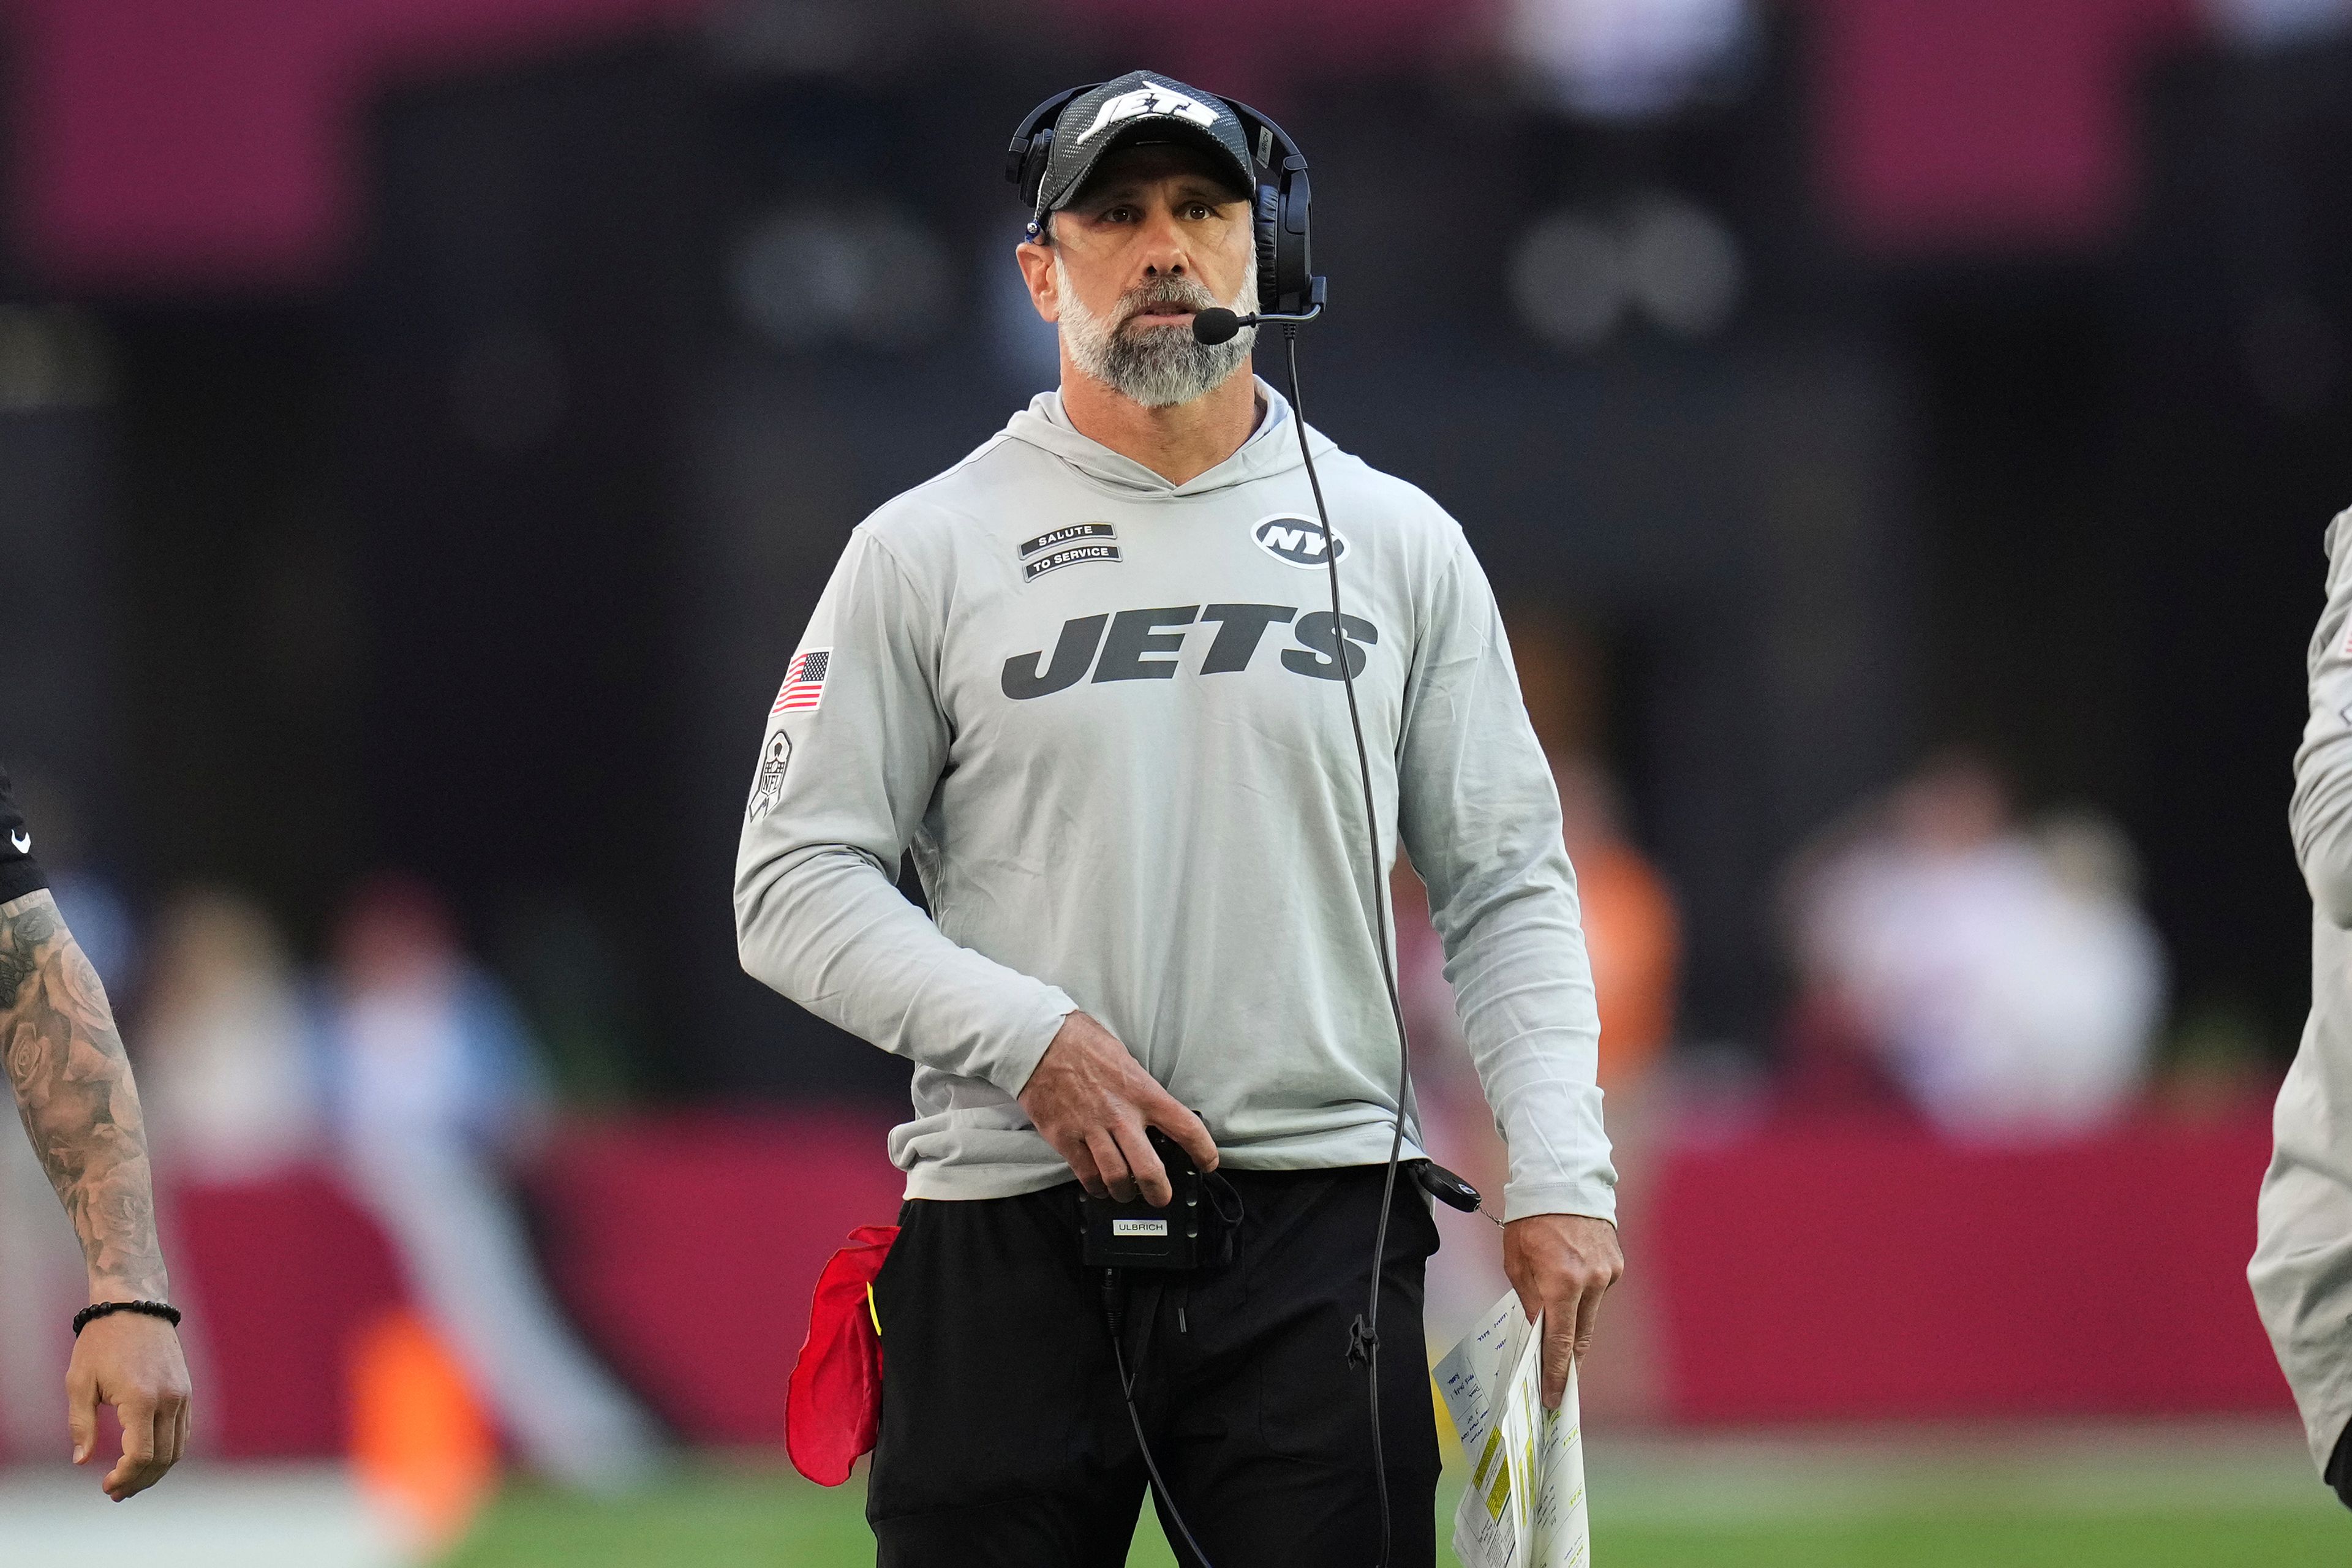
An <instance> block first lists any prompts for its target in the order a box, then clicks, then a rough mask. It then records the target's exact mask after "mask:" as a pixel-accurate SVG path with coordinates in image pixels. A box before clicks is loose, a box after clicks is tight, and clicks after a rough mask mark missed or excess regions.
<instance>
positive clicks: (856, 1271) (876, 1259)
mask: <svg viewBox="0 0 2352 1568" xmlns="http://www.w3.org/2000/svg"><path fill="white" fill-rule="evenodd" d="M896 1240H898V1226H895V1225H861V1226H858V1227H857V1228H856V1230H853V1231H851V1232H850V1233H849V1245H848V1246H847V1247H843V1248H842V1249H841V1250H840V1251H839V1252H836V1253H835V1254H834V1255H833V1258H832V1260H831V1261H830V1262H828V1263H827V1264H826V1265H825V1266H824V1273H823V1274H820V1275H818V1276H817V1281H816V1295H815V1298H814V1300H812V1301H811V1302H810V1304H809V1330H808V1338H807V1339H805V1340H803V1341H802V1342H801V1354H800V1359H799V1360H798V1361H796V1362H794V1363H793V1379H792V1386H791V1389H790V1391H789V1392H788V1393H787V1394H786V1396H785V1401H784V1451H785V1452H786V1453H788V1454H790V1455H791V1456H792V1460H793V1468H794V1469H796V1470H798V1471H799V1472H800V1473H801V1474H803V1475H804V1476H806V1477H807V1478H808V1479H811V1480H813V1481H814V1482H816V1484H817V1485H819V1486H822V1487H837V1486H839V1485H840V1484H841V1483H842V1482H844V1481H845V1480H847V1479H849V1471H850V1467H852V1466H853V1465H855V1464H856V1463H857V1457H858V1456H859V1455H860V1454H866V1453H871V1452H872V1451H873V1448H874V1439H875V1437H876V1436H877V1434H879V1433H880V1432H881V1430H882V1330H881V1325H880V1324H878V1323H877V1322H876V1321H874V1311H873V1303H872V1301H871V1300H870V1299H869V1296H868V1291H869V1289H870V1287H871V1286H872V1285H873V1283H874V1277H875V1276H876V1275H877V1274H879V1273H881V1272H882V1260H883V1259H884V1258H887V1257H889V1256H890V1244H891V1243H892V1242H894V1241H896Z"/></svg>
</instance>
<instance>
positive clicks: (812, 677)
mask: <svg viewBox="0 0 2352 1568" xmlns="http://www.w3.org/2000/svg"><path fill="white" fill-rule="evenodd" d="M832 662H833V650H832V649H831V648H829V647H812V648H804V649H803V650H802V651H801V652H799V653H797V654H794V655H793V662H792V667H791V668H788V669H786V670H785V671H784V688H783V689H782V690H781V691H779V692H777V693H776V705H775V706H774V707H773V708H771V709H769V710H768V717H769V718H771V719H772V718H774V717H775V716H776V715H777V714H779V713H803V712H808V711H811V710H814V709H815V707H816V705H817V704H818V703H820V702H822V701H824V669H825V666H826V665H828V664H831V663H832Z"/></svg>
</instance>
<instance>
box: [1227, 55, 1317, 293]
mask: <svg viewBox="0 0 2352 1568" xmlns="http://www.w3.org/2000/svg"><path fill="white" fill-rule="evenodd" d="M1225 101H1226V102H1227V103H1229V104H1232V105H1233V110H1234V113H1236V114H1238V115H1240V116H1241V117H1242V123H1243V129H1244V131H1245V132H1248V140H1249V143H1250V146H1251V149H1252V150H1253V151H1254V152H1255V153H1256V159H1255V170H1254V173H1255V175H1256V179H1257V190H1256V192H1255V199H1254V201H1253V203H1252V205H1251V212H1250V217H1251V222H1252V225H1253V226H1254V227H1255V231H1256V232H1255V240H1256V244H1257V301H1258V309H1259V310H1262V311H1266V312H1270V313H1273V314H1277V315H1286V316H1287V315H1303V314H1305V313H1306V312H1307V310H1310V309H1312V308H1313V307H1314V306H1316V305H1319V304H1321V303H1322V301H1323V288H1324V285H1323V279H1320V278H1318V277H1316V276H1315V264H1314V254H1313V249H1312V232H1311V231H1312V226H1313V225H1312V208H1313V202H1314V193H1313V189H1312V187H1311V186H1309V184H1307V157H1306V154H1304V153H1301V152H1299V150H1298V144H1297V142H1293V141H1292V140H1291V139H1290V138H1289V136H1288V135H1287V134H1286V133H1285V132H1284V131H1283V129H1282V127H1281V126H1279V125H1276V123H1275V122H1274V121H1271V120H1268V119H1267V118H1266V117H1265V115H1263V114H1260V113H1259V112H1258V111H1257V110H1255V109H1252V108H1251V107H1250V106H1249V105H1247V104H1245V103H1234V100H1231V99H1227V100H1225Z"/></svg>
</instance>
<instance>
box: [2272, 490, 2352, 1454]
mask: <svg viewBox="0 0 2352 1568" xmlns="http://www.w3.org/2000/svg"><path fill="white" fill-rule="evenodd" d="M2327 544H2328V556H2329V570H2328V593H2327V605H2326V608H2325V609H2324V610H2322V611H2321V612H2320V617H2319V626H2318V629H2317V630H2316V631H2315V633H2314V634H2313V637H2312V641H2311V650H2310V659H2309V668H2308V675H2309V693H2310V711H2309V713H2308V715H2307V716H2306V720H2305V726H2304V732H2303V744H2302V746H2301V747H2300V749H2299V750H2297V752H2295V759H2294V805H2293V806H2292V808H2291V810H2290V813H2289V816H2290V820H2291V822H2292V825H2293V827H2294V847H2295V854H2296V858H2297V859H2298V860H2299V861H2300V862H2301V864H2302V867H2303V875H2304V880H2305V883H2306V884H2307V885H2308V886H2309V888H2310V889H2311V898H2312V904H2313V910H2314V912H2313V918H2312V936H2311V946H2312V994H2311V1015H2310V1018H2309V1021H2308V1022H2307V1023H2306V1024H2305V1026H2304V1032H2303V1043H2302V1046H2301V1047H2300V1048H2299V1049H2298V1050H2297V1051H2296V1052H2295V1058H2294V1065H2293V1066H2292V1067H2291V1068H2288V1069H2287V1075H2286V1081H2285V1082H2284V1084H2283V1085H2282V1086H2281V1087H2280V1089H2279V1097H2278V1105H2277V1109H2276V1110H2275V1112H2274V1113H2273V1132H2274V1139H2275V1142H2274V1147H2273V1153H2272V1157H2271V1164H2270V1169H2269V1171H2268V1173H2265V1175H2264V1176H2263V1187H2262V1196H2261V1199H2260V1201H2259V1204H2258V1205H2257V1231H2258V1238H2257V1241H2256V1244H2255V1247H2254V1257H2253V1261H2252V1263H2251V1264H2250V1265H2249V1266H2248V1268H2247V1278H2248V1279H2249V1280H2250V1282H2251V1283H2252V1286H2253V1291H2254V1301H2255V1304H2256V1306H2257V1307H2258V1308H2259V1309H2260V1310H2261V1312H2262V1317H2263V1326H2264V1327H2265V1328H2266V1329H2268V1330H2269V1331H2270V1336H2271V1342H2272V1344H2273V1347H2275V1349H2276V1350H2277V1352H2278V1358H2279V1365H2280V1367H2281V1369H2282V1370H2283V1371H2284V1373H2286V1380H2287V1383H2288V1384H2289V1386H2290V1387H2292V1388H2293V1389H2294V1397H2295V1404H2296V1405H2297V1407H2298V1408H2299V1409H2300V1410H2301V1412H2302V1415H2303V1419H2304V1426H2305V1436H2307V1437H2308V1438H2309V1440H2310V1444H2311V1453H2312V1458H2313V1460H2314V1461H2315V1463H2316V1464H2317V1465H2318V1466H2319V1468H2321V1470H2322V1473H2323V1474H2324V1473H2325V1472H2326V1468H2327V1465H2328V1461H2329V1459H2330V1458H2331V1457H2332V1456H2333V1454H2334V1451H2335V1449H2336V1446H2337V1445H2338V1443H2339V1442H2341V1441H2342V1440H2343V1437H2344V1435H2345V1431H2346V1427H2347V1424H2352V930H2347V927H2352V652H2347V648H2352V640H2347V639H2352V512H2347V513H2345V514H2344V515H2342V516H2339V517H2337V518H2336V521H2335V522H2334V523H2332V524H2331V525H2330V526H2329V528H2328V531H2327Z"/></svg>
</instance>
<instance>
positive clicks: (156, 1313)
mask: <svg viewBox="0 0 2352 1568" xmlns="http://www.w3.org/2000/svg"><path fill="white" fill-rule="evenodd" d="M117 1312H137V1313H138V1314H140V1315H141V1316H142V1317H146V1318H161V1319H163V1321H165V1322H167V1323H169V1324H171V1325H172V1326H173V1328H175V1329H176V1328H178V1327H179V1326H180V1309H179V1308H177V1307H174V1306H173V1305H172V1304H171V1303H170V1302H168V1301H100V1302H98V1303H97V1304H96V1305H94V1306H89V1307H84V1308H83V1309H82V1310H80V1311H79V1312H76V1313H75V1314H74V1338H76V1339H79V1338H81V1331H83V1330H84V1329H86V1328H88V1327H89V1326H90V1324H92V1323H94V1322H96V1321H98V1320H99V1319H100V1318H107V1317H111V1316H113V1315H114V1314H115V1313H117Z"/></svg>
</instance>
